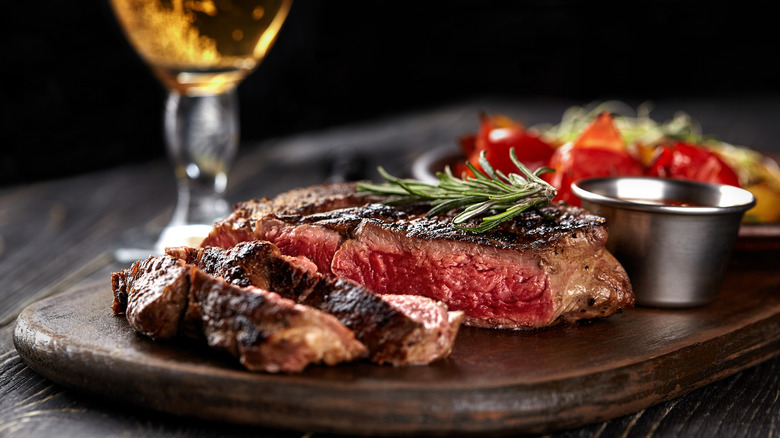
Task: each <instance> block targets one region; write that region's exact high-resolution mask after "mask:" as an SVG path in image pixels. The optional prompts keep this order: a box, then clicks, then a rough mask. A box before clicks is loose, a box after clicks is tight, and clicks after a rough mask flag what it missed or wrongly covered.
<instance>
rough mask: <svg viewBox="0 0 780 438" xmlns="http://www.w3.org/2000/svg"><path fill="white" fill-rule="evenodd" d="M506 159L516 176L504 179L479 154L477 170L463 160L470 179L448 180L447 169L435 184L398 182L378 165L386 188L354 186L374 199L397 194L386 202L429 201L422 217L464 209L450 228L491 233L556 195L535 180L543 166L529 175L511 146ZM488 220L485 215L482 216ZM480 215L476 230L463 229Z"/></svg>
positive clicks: (472, 227)
mask: <svg viewBox="0 0 780 438" xmlns="http://www.w3.org/2000/svg"><path fill="white" fill-rule="evenodd" d="M509 156H510V158H511V160H512V163H514V165H515V166H517V168H518V170H519V171H520V173H521V174H522V175H520V174H517V173H510V174H509V175H505V174H504V173H503V172H501V171H500V170H494V169H493V166H491V165H490V162H488V160H487V158H485V152H484V151H483V152H482V153H481V154H480V156H479V165H480V167H482V171H480V170H478V169H477V168H476V167H475V166H474V165H472V164H471V163H469V162H467V163H466V165H467V166H468V167H469V169H470V170H471V171H472V172H473V173H474V175H475V176H474V177H471V176H466V175H463V177H462V178H457V177H455V176H453V174H452V171H451V170H450V168H449V167H446V168H445V169H444V172H437V173H436V177H437V178H438V179H439V182H438V183H437V184H435V185H433V184H428V183H424V182H421V181H417V180H413V179H402V178H397V177H394V176H392V175H390V174H389V173H387V172H386V171H385V170H384V169H383V168H381V167H379V173H380V174H381V175H382V177H383V178H384V179H385V180H386V181H387V183H385V184H370V183H359V184H358V190H360V191H362V192H368V193H371V194H375V195H385V196H396V197H397V198H396V199H393V200H390V201H388V203H405V202H420V201H430V203H431V207H432V208H431V209H430V211H428V213H427V216H435V215H438V214H441V213H445V212H448V211H450V210H453V209H456V208H461V207H465V209H464V210H463V211H462V212H461V213H459V214H458V215H457V216H455V218H453V220H452V224H453V226H454V227H455V228H458V229H461V230H466V231H472V232H475V233H481V232H484V231H488V230H491V229H493V228H495V227H496V226H498V224H500V223H501V222H504V221H507V220H510V219H512V218H514V217H515V216H517V215H518V214H520V213H522V212H524V211H526V210H528V209H531V208H541V207H544V206H546V205H548V204H549V203H550V201H552V199H553V198H554V197H555V196H556V195H557V194H558V191H557V190H556V189H555V187H553V186H551V185H550V184H548V183H547V182H545V181H543V180H542V179H541V178H539V175H541V174H543V173H545V172H550V171H552V169H550V168H547V167H542V168H539V169H538V170H536V172H533V173H532V172H531V171H529V170H528V168H526V167H525V166H524V165H523V163H521V162H520V161H519V160H518V159H517V155H516V154H515V150H514V148H511V149H510V150H509ZM486 214H487V216H484V215H486ZM480 216H482V218H481V219H482V220H481V223H480V224H479V225H475V226H467V225H463V224H464V223H465V222H467V221H469V220H471V219H473V218H477V217H480Z"/></svg>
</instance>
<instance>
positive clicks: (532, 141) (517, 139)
mask: <svg viewBox="0 0 780 438" xmlns="http://www.w3.org/2000/svg"><path fill="white" fill-rule="evenodd" d="M511 148H515V154H516V155H517V159H518V160H520V162H521V163H523V165H525V166H526V167H527V168H528V169H530V170H531V171H532V172H533V171H535V170H536V169H538V168H539V167H543V166H546V165H547V162H548V161H549V159H550V157H551V156H552V154H553V152H554V151H555V149H554V148H553V147H552V146H550V145H549V144H547V143H546V142H545V141H544V140H542V139H541V138H539V136H537V135H536V134H534V133H532V132H529V131H527V130H526V129H525V128H524V127H523V125H521V124H519V123H517V122H514V121H512V120H510V119H508V118H506V117H504V116H500V115H496V116H486V115H482V116H481V125H480V130H479V133H477V134H476V135H471V136H464V137H462V138H461V149H462V150H463V152H464V154H465V155H466V158H467V160H468V161H469V162H471V163H472V164H473V165H474V166H475V167H476V168H477V169H480V166H479V163H478V160H479V154H480V153H481V152H482V151H483V150H484V151H485V158H487V160H488V161H489V162H490V164H491V166H493V168H494V169H496V170H500V171H502V172H504V173H505V174H508V173H518V170H517V167H515V165H514V164H513V163H512V161H511V159H510V158H509V149H511ZM480 170H481V169H480ZM463 171H466V173H467V174H468V175H471V172H470V171H468V170H467V168H466V166H465V165H462V166H457V167H456V168H455V172H456V174H457V175H460V174H461V172H463Z"/></svg>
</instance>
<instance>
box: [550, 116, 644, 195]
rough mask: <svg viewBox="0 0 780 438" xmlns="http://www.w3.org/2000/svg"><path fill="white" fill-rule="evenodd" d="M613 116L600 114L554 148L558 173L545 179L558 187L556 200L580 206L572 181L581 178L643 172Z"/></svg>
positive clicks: (552, 161) (552, 158)
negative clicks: (568, 141)
mask: <svg viewBox="0 0 780 438" xmlns="http://www.w3.org/2000/svg"><path fill="white" fill-rule="evenodd" d="M612 119H613V117H612V115H611V114H609V113H607V112H604V113H601V114H600V115H599V116H598V117H597V118H596V119H595V120H594V121H593V122H592V123H591V124H590V125H588V127H586V128H585V129H584V130H583V131H582V134H580V136H579V137H578V138H577V139H576V140H575V141H574V142H572V143H569V144H566V145H563V146H561V147H559V148H558V149H556V150H555V153H554V154H553V155H552V157H551V158H550V162H549V167H551V168H553V169H555V172H552V173H547V174H544V175H543V176H542V178H543V179H544V180H545V181H547V182H549V183H550V184H552V185H553V186H554V187H555V188H556V189H558V196H557V197H556V200H559V201H565V202H567V203H569V204H570V205H576V206H579V205H581V202H580V199H579V198H577V197H576V196H575V195H574V194H573V193H572V191H571V184H572V183H573V182H576V181H578V180H581V179H585V178H594V177H601V176H635V175H641V174H642V166H641V165H640V164H639V162H638V161H637V160H636V159H635V158H634V157H632V156H631V155H630V154H629V153H628V151H627V149H626V145H625V143H624V141H623V138H622V136H621V135H620V132H619V131H618V130H617V128H616V127H615V126H614V123H613V121H612Z"/></svg>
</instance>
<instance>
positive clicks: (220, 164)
mask: <svg viewBox="0 0 780 438" xmlns="http://www.w3.org/2000/svg"><path fill="white" fill-rule="evenodd" d="M291 1H292V0H110V2H111V5H112V7H113V10H114V13H115V15H116V17H117V19H118V21H119V23H120V24H121V27H122V29H123V30H124V32H125V34H126V36H127V38H128V39H129V41H130V43H131V45H132V46H133V47H134V48H135V50H136V51H137V52H138V53H139V54H140V56H141V57H142V58H143V59H144V60H145V61H146V63H147V64H149V66H150V67H151V68H152V71H153V72H154V74H155V76H156V77H157V78H158V79H159V80H160V81H161V82H162V83H163V84H164V85H165V87H166V88H167V91H168V98H167V101H166V104H165V111H164V113H165V114H164V126H165V140H166V149H167V152H168V157H169V159H170V160H171V162H172V163H173V166H174V171H175V175H176V180H177V184H178V199H177V202H176V209H175V210H174V213H173V217H172V218H171V220H170V222H169V223H168V225H167V226H166V227H165V228H164V229H163V231H162V233H161V234H160V236H159V238H158V239H157V242H156V244H155V245H154V248H148V249H131V248H121V249H119V250H117V251H116V252H115V256H116V258H117V259H118V260H120V261H131V260H137V259H139V258H143V257H146V256H148V255H150V254H160V253H162V252H163V250H164V249H165V247H167V246H177V245H189V246H194V245H197V244H199V243H200V241H201V240H202V239H203V237H205V235H206V234H208V232H209V231H210V230H211V226H212V224H213V222H214V221H216V220H218V219H221V218H223V217H225V216H227V215H228V214H229V213H230V208H229V205H228V203H227V202H226V201H225V199H224V195H223V194H224V190H225V187H226V185H227V173H228V168H229V166H230V164H231V163H232V161H233V159H234V158H235V155H236V152H237V149H238V134H239V126H238V96H237V92H236V88H237V86H238V84H239V83H240V82H241V80H242V79H243V78H244V77H246V76H247V75H248V74H249V73H251V72H252V71H253V70H254V69H255V68H256V67H257V65H258V64H259V63H260V61H261V60H262V59H263V58H264V56H265V54H266V53H267V52H268V50H269V48H270V47H271V45H272V44H273V42H274V40H275V39H276V35H277V33H278V32H279V29H280V28H281V26H282V23H283V22H284V20H285V18H286V17H287V13H288V11H289V9H290V6H291Z"/></svg>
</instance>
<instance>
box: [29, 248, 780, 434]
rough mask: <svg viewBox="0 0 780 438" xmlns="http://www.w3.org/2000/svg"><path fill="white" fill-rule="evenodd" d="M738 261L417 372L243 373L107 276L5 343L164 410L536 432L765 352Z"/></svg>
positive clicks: (486, 336)
mask: <svg viewBox="0 0 780 438" xmlns="http://www.w3.org/2000/svg"><path fill="white" fill-rule="evenodd" d="M775 256H776V255H775ZM747 266H750V265H749V264H748V265H747ZM747 266H742V267H739V266H736V267H732V268H731V269H730V271H729V272H728V274H727V277H726V279H725V282H724V285H723V290H722V293H721V295H720V297H719V299H718V300H717V301H716V302H715V303H713V304H711V305H709V306H707V307H704V308H699V309H691V310H660V309H649V308H636V309H629V310H627V311H626V312H625V313H623V314H620V315H615V316H612V317H609V318H606V319H604V320H600V321H595V322H592V323H589V324H582V325H576V326H568V327H553V328H549V329H546V330H541V331H537V332H511V331H493V330H484V329H463V330H462V331H461V333H460V335H459V337H458V340H457V342H456V345H455V348H454V351H453V352H452V355H451V357H450V358H448V359H447V360H445V361H440V362H438V363H434V364H432V365H429V366H422V367H401V368H394V367H391V366H376V365H372V364H370V363H365V362H360V363H353V364H346V365H342V366H337V367H332V368H329V367H323V366H313V367H310V368H308V369H307V370H305V371H304V372H303V373H301V374H297V375H272V374H255V373H250V372H247V371H244V370H243V369H242V368H241V367H240V366H239V365H238V364H237V363H236V362H235V361H234V360H233V359H232V358H231V357H227V356H224V355H222V354H220V353H216V352H213V351H211V350H209V349H208V348H205V347H203V346H201V345H195V344H190V343H186V342H185V343H179V342H153V341H151V340H149V339H147V338H144V337H142V336H140V335H137V334H136V333H135V332H133V331H132V330H131V329H130V328H129V326H128V324H127V322H126V321H125V320H124V318H122V317H116V316H114V315H112V314H111V311H110V309H109V307H110V305H111V300H112V297H111V291H110V286H109V281H108V280H106V281H105V282H100V283H98V284H94V283H93V284H86V285H81V286H79V287H76V288H74V289H73V290H70V291H69V292H67V293H65V294H63V295H59V296H55V297H52V298H49V299H46V300H44V301H41V302H38V303H36V304H33V305H31V306H30V307H28V308H27V309H26V310H24V311H23V312H22V314H21V315H20V316H19V318H18V321H17V326H16V330H15V333H14V342H15V345H16V348H17V350H18V351H19V354H20V355H21V356H22V357H23V358H24V359H25V360H26V361H27V363H28V364H29V365H30V366H31V367H32V368H33V369H34V370H36V371H37V372H38V373H40V374H42V375H43V376H45V377H47V378H49V379H51V380H52V381H54V382H57V383H60V384H62V385H65V386H68V387H72V388H75V389H78V390H81V391H86V392H88V393H92V394H94V395H97V396H101V397H109V398H111V399H113V400H120V401H126V402H130V403H133V404H137V405H140V406H144V407H147V408H152V409H156V410H160V411H164V412H170V413H174V414H180V415H191V416H198V417H201V418H209V419H216V420H222V421H228V422H238V423H249V424H258V425H265V426H273V427H281V428H291V429H299V430H305V431H323V432H340V433H359V434H424V435H432V434H451V433H474V434H485V433H493V432H546V431H551V430H554V429H564V428H570V427H576V426H581V425H584V424H587V423H593V422H599V421H604V420H607V419H611V418H615V417H618V416H621V415H625V414H629V413H632V412H636V411H639V410H641V409H644V408H646V407H648V406H651V405H653V404H656V403H660V402H663V401H666V400H669V399H672V398H675V397H679V396H681V395H683V394H686V393H688V392H690V391H692V390H694V389H696V388H699V387H701V386H704V385H706V384H708V383H710V382H713V381H715V380H718V379H721V378H724V377H726V376H729V375H731V374H734V373H736V372H737V371H740V370H742V369H744V368H747V367H750V366H753V365H755V364H757V363H759V362H761V361H763V360H766V359H768V358H770V357H772V356H774V355H776V354H778V352H780V269H777V266H776V265H775V267H774V268H772V267H771V266H770V267H769V268H767V267H764V268H762V269H757V268H749V267H747Z"/></svg>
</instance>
